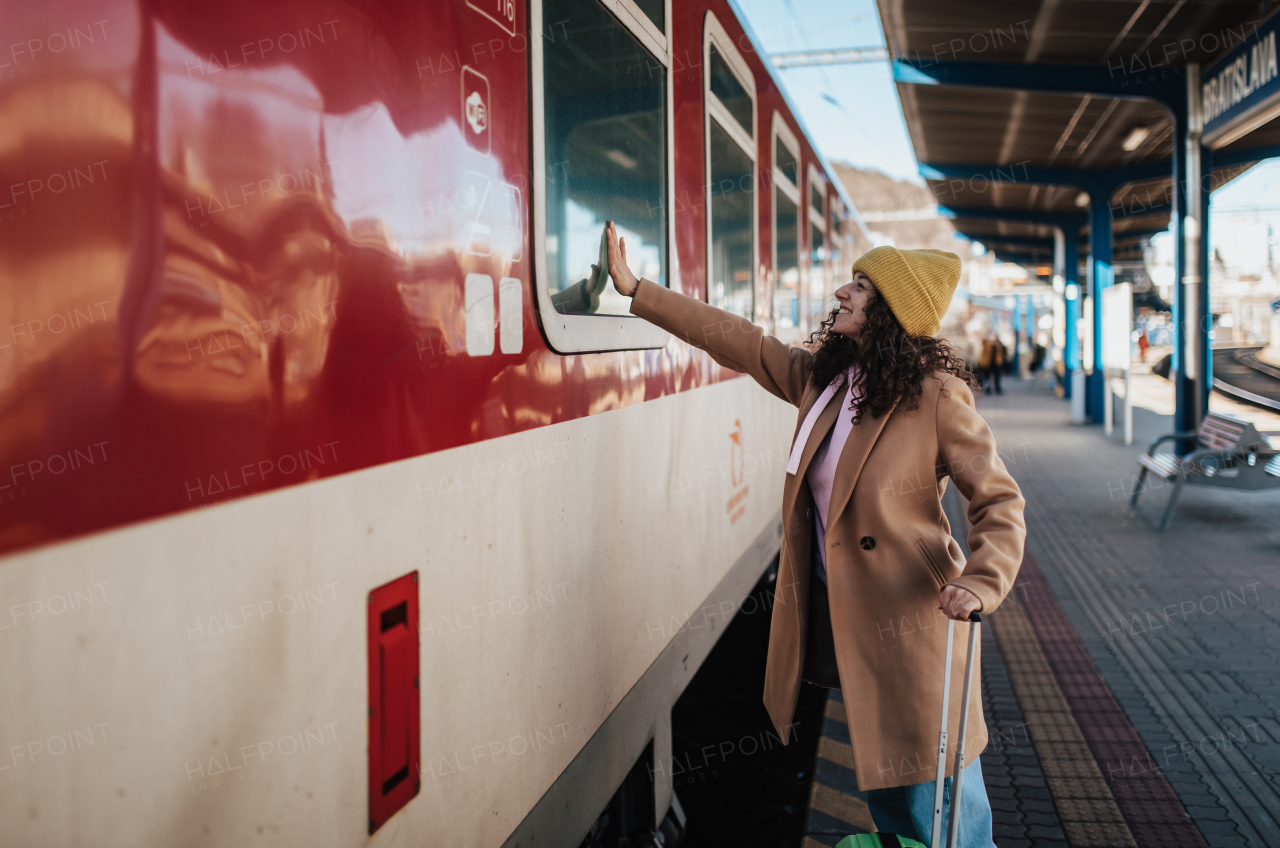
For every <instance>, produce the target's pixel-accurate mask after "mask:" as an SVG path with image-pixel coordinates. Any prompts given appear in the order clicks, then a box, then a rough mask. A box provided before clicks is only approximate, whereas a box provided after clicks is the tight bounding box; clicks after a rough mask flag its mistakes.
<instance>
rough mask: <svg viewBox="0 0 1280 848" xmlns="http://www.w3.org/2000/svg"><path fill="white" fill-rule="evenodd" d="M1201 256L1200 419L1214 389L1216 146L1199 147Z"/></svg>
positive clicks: (1198, 329) (1205, 412)
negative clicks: (1211, 212)
mask: <svg viewBox="0 0 1280 848" xmlns="http://www.w3.org/2000/svg"><path fill="white" fill-rule="evenodd" d="M1200 174H1201V177H1200V180H1201V183H1200V184H1201V185H1202V186H1203V188H1201V190H1200V256H1199V257H1197V260H1198V261H1197V264H1198V265H1199V267H1200V271H1199V274H1200V281H1201V282H1200V309H1199V310H1197V311H1198V313H1199V314H1200V315H1203V316H1204V321H1203V326H1201V327H1198V328H1197V332H1199V333H1200V341H1201V343H1200V350H1201V351H1202V352H1203V354H1204V357H1203V359H1201V361H1200V368H1201V369H1202V370H1201V372H1200V373H1202V374H1204V384H1203V391H1202V392H1201V393H1200V397H1199V398H1198V403H1199V404H1200V420H1202V421H1203V420H1204V416H1206V415H1208V414H1209V393H1210V392H1211V391H1213V351H1212V349H1211V348H1212V345H1213V340H1212V339H1210V338H1209V331H1210V330H1211V329H1212V328H1213V316H1212V315H1211V314H1210V313H1209V255H1210V253H1211V251H1210V250H1209V190H1210V189H1211V188H1213V149H1212V148H1210V147H1205V146H1203V145H1202V146H1201V147H1200Z"/></svg>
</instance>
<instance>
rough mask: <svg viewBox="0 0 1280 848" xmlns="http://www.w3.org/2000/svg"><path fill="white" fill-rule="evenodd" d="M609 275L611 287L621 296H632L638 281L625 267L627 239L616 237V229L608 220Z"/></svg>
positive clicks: (638, 283)
mask: <svg viewBox="0 0 1280 848" xmlns="http://www.w3.org/2000/svg"><path fill="white" fill-rule="evenodd" d="M608 232H609V276H610V277H612V278H613V287H614V288H615V289H617V290H618V294H620V295H622V296H623V297H633V296H634V295H635V293H636V286H638V285H640V281H639V280H637V279H636V275H635V274H633V273H631V269H630V268H628V267H627V240H626V239H620V238H618V231H617V230H616V229H615V228H614V226H613V222H612V221H610V222H609V229H608Z"/></svg>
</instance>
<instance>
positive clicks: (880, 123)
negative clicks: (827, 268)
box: [738, 0, 1280, 252]
mask: <svg viewBox="0 0 1280 848" xmlns="http://www.w3.org/2000/svg"><path fill="white" fill-rule="evenodd" d="M738 5H739V8H741V9H742V11H743V13H744V14H745V15H746V17H747V20H748V21H749V22H750V24H751V28H752V29H753V30H754V31H755V34H756V37H757V38H758V39H759V40H760V41H761V47H762V48H763V50H764V52H766V53H785V52H790V51H793V50H825V49H833V48H847V47H884V46H885V40H884V33H883V31H882V30H881V29H880V17H879V14H878V12H877V11H876V4H875V0H738ZM778 74H779V75H780V76H781V78H782V83H783V85H784V86H785V87H786V89H787V94H788V96H790V98H791V102H792V103H793V104H794V105H795V107H796V109H798V110H799V112H800V115H801V117H802V118H803V120H804V123H805V125H806V126H807V127H808V130H809V133H810V135H811V136H813V138H814V140H815V141H816V143H817V146H818V149H819V150H821V151H822V153H823V155H824V156H826V157H827V159H828V160H830V161H838V162H848V163H850V164H852V165H855V166H857V167H859V168H871V169H875V170H878V171H882V172H883V173H885V174H888V175H889V176H891V177H894V178H896V179H900V180H908V181H910V182H913V183H916V184H923V182H924V181H923V180H922V179H921V178H920V175H919V172H918V170H917V164H916V158H915V152H914V151H913V150H912V147H911V139H910V137H909V136H908V135H907V127H906V123H905V122H904V121H903V118H902V107H901V105H900V104H899V102H898V91H897V88H896V87H895V86H894V83H893V79H892V75H891V73H890V68H889V63H888V61H882V62H864V63H860V64H855V65H826V66H819V67H809V68H783V69H780V70H779V71H778ZM1277 189H1280V159H1273V160H1269V161H1267V162H1264V163H1262V164H1260V165H1258V166H1257V167H1255V168H1253V169H1252V170H1250V171H1248V172H1247V173H1245V174H1244V175H1243V176H1240V177H1238V178H1236V179H1235V180H1233V181H1232V182H1231V183H1229V184H1228V185H1227V186H1225V187H1223V188H1221V189H1219V190H1218V191H1216V192H1214V193H1213V195H1212V197H1211V206H1210V213H1209V214H1210V218H1209V239H1210V243H1211V244H1212V245H1213V246H1214V247H1216V248H1220V249H1222V250H1223V251H1224V252H1231V251H1232V241H1231V239H1230V238H1229V236H1230V235H1231V227H1232V223H1233V221H1241V222H1243V221H1250V222H1252V221H1256V220H1260V221H1262V222H1263V223H1264V224H1265V223H1271V224H1272V225H1273V227H1274V232H1275V233H1276V234H1277V235H1280V199H1277V198H1278V192H1277ZM853 200H854V203H857V198H854V199H853ZM1264 229H1265V228H1264Z"/></svg>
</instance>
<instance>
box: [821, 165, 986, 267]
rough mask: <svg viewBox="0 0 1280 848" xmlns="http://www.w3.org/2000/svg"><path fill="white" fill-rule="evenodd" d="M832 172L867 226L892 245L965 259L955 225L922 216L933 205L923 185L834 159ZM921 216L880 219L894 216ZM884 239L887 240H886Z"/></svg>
mask: <svg viewBox="0 0 1280 848" xmlns="http://www.w3.org/2000/svg"><path fill="white" fill-rule="evenodd" d="M833 167H834V168H835V171H836V175H837V176H839V177H840V182H842V183H844V187H845V190H846V191H847V192H849V197H850V198H852V199H853V203H854V205H855V206H857V207H858V212H860V213H861V214H862V216H863V220H864V221H866V222H867V229H869V230H871V231H872V232H873V233H881V234H883V235H885V236H888V237H889V238H891V239H892V240H893V241H892V244H893V245H894V246H895V247H901V248H906V249H911V248H920V247H930V248H933V249H934V250H949V251H951V252H953V253H958V254H960V257H961V259H962V260H966V261H967V260H968V255H967V254H968V250H966V249H965V244H964V243H963V242H960V241H956V239H955V227H953V226H952V225H951V221H949V220H948V219H946V218H936V217H935V218H924V216H925V215H927V214H929V213H930V211H931V210H935V209H936V208H937V203H936V201H935V199H934V197H933V194H932V192H930V191H929V189H927V188H926V187H924V186H920V185H916V184H914V183H909V182H906V181H905V180H895V179H894V178H893V177H890V176H889V175H887V174H883V173H881V172H879V171H869V170H863V169H861V168H855V167H853V166H852V165H847V164H845V163H843V162H836V163H834V165H833ZM913 213H914V216H915V217H920V218H924V219H923V220H899V221H894V220H883V219H885V218H892V217H895V216H902V217H913ZM886 243H888V242H886Z"/></svg>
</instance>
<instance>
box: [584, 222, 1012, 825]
mask: <svg viewBox="0 0 1280 848" xmlns="http://www.w3.org/2000/svg"><path fill="white" fill-rule="evenodd" d="M608 242H609V275H610V277H612V279H613V283H614V286H615V287H616V288H617V290H618V291H619V292H620V293H621V294H622V295H624V296H627V297H631V298H632V302H631V312H632V313H633V314H634V315H637V316H639V317H641V318H645V319H647V320H649V321H651V322H653V323H654V324H657V325H658V326H660V327H662V328H664V329H666V330H668V331H669V332H671V333H674V334H675V335H677V336H679V337H680V338H683V339H685V340H686V341H688V342H689V343H690V344H692V345H694V346H696V347H699V348H701V349H703V350H705V351H707V352H708V353H710V354H711V356H712V358H713V359H715V360H716V361H717V362H719V363H721V364H722V365H724V366H726V367H728V368H731V369H733V370H735V371H745V372H746V373H748V374H750V375H751V376H752V377H754V378H755V380H756V381H757V382H758V383H759V384H760V385H761V386H763V387H764V388H765V389H767V390H768V391H770V392H772V393H773V394H775V395H777V396H778V397H780V398H782V399H784V400H786V401H788V402H790V403H792V404H793V405H795V406H797V407H799V410H800V415H799V420H798V423H797V435H796V437H795V440H794V442H793V445H792V450H791V456H790V458H789V461H788V465H787V476H786V482H785V485H784V489H783V504H782V511H783V521H784V539H783V543H782V554H781V559H780V563H779V569H778V589H777V597H776V599H775V604H774V609H773V620H772V625H771V631H770V634H769V655H768V666H767V670H766V672H765V692H764V701H765V706H766V707H767V708H768V710H769V715H770V717H771V718H772V720H773V722H774V725H775V726H776V728H777V730H778V733H779V734H780V735H781V736H782V739H783V741H784V742H785V741H786V740H787V738H788V734H787V729H788V725H789V724H790V722H791V718H792V715H793V713H794V710H795V704H796V698H797V696H798V694H799V690H800V681H801V680H802V679H805V680H809V681H811V682H814V683H818V684H820V685H829V686H841V684H842V683H843V687H842V688H843V690H844V702H845V710H846V712H847V713H848V723H849V736H850V739H851V741H852V748H853V758H854V765H855V768H856V771H857V777H858V787H859V789H861V790H863V791H865V792H866V794H867V801H868V804H869V805H870V807H871V814H872V817H873V818H874V820H875V822H876V826H877V827H878V828H879V829H880V830H883V831H889V832H893V833H897V834H900V835H904V836H909V837H911V836H914V838H916V839H919V840H920V841H922V842H925V843H928V841H929V836H930V831H931V825H932V817H933V781H934V778H935V775H936V754H937V738H938V725H939V722H940V720H941V713H942V680H943V663H944V661H945V659H944V658H945V653H946V630H947V628H946V627H945V626H944V625H945V621H946V617H950V618H953V619H957V620H959V621H965V620H967V619H968V616H969V613H971V612H974V611H979V612H982V613H984V614H985V613H988V612H991V611H993V610H994V609H995V608H996V607H997V606H998V605H999V604H1000V602H1001V601H1002V600H1003V599H1004V597H1005V595H1006V594H1008V592H1009V590H1010V588H1011V587H1012V586H1013V581H1014V577H1015V575H1016V574H1017V571H1018V566H1019V565H1020V564H1021V562H1022V545H1023V541H1024V539H1025V537H1026V525H1025V523H1024V521H1023V515H1022V512H1023V505H1024V502H1023V499H1022V494H1021V492H1020V491H1019V490H1018V486H1017V484H1016V483H1015V482H1014V481H1013V478H1012V477H1010V476H1009V473H1008V472H1007V471H1006V470H1005V467H1004V463H1003V462H1001V460H1000V457H999V455H998V454H997V453H996V445H995V440H994V438H993V437H992V435H991V430H990V429H989V428H988V427H987V425H986V422H985V421H983V420H982V418H981V417H980V416H979V415H978V413H977V411H976V410H975V409H974V402H973V393H972V391H971V390H970V387H971V384H972V380H973V376H972V375H971V374H970V373H969V372H968V371H967V370H965V367H964V364H963V362H962V361H961V360H959V359H958V358H957V357H955V356H954V355H953V354H952V352H951V350H950V348H949V347H948V346H947V345H946V343H945V342H942V341H938V340H935V339H934V338H932V336H933V334H935V333H937V332H938V330H939V327H940V319H941V316H942V315H943V314H944V313H945V312H946V311H947V306H948V305H949V304H950V302H951V296H952V294H953V293H954V292H955V288H956V283H957V282H958V281H959V279H960V260H959V258H958V257H957V256H956V255H955V254H953V253H945V252H942V251H937V250H898V249H897V248H893V247H878V248H875V249H874V250H871V251H869V252H867V253H866V254H864V255H863V256H862V258H861V259H859V260H858V261H857V262H855V263H854V265H853V272H852V273H853V280H852V281H851V282H849V283H847V284H845V285H844V286H841V287H840V288H839V289H838V290H837V291H836V300H837V302H838V307H837V308H836V309H835V310H833V311H832V312H831V314H830V316H829V317H828V319H827V320H826V321H824V322H823V324H822V328H821V329H820V330H819V331H818V332H816V333H814V335H813V337H812V339H811V340H810V341H811V344H810V347H811V348H812V349H811V350H805V349H804V348H800V347H793V346H790V345H787V344H785V343H783V342H781V341H779V340H777V339H775V338H773V337H771V336H768V335H765V333H764V331H763V330H761V329H760V328H759V327H756V326H754V325H753V324H751V323H750V322H749V321H746V320H745V319H742V318H739V317H738V316H736V315H732V314H730V313H728V312H724V311H722V310H719V309H716V308H714V307H712V306H708V305H707V304H705V303H703V302H702V301H700V300H697V299H696V298H692V297H687V296H685V295H682V294H678V293H676V292H673V291H670V290H669V289H667V288H664V287H663V286H659V285H657V284H656V283H653V282H650V281H648V280H637V279H636V277H635V275H634V274H632V273H631V271H630V269H628V267H627V264H626V258H627V254H626V244H625V242H623V241H620V240H619V239H618V235H617V232H616V231H615V229H614V227H613V224H612V222H610V224H609V226H608ZM948 477H949V478H950V479H951V480H954V481H955V484H956V486H957V488H959V490H960V492H961V494H963V495H964V496H965V497H966V498H968V500H969V513H968V514H969V521H970V523H971V524H972V530H971V531H970V533H969V547H970V550H971V552H972V553H971V556H970V557H969V560H968V562H967V563H966V562H965V560H964V556H963V555H962V553H961V551H960V547H959V545H957V544H956V542H955V541H954V540H953V539H952V538H951V531H950V526H949V525H948V523H947V519H946V517H945V516H944V515H943V512H942V504H941V496H942V493H943V491H944V490H945V488H946V479H947V478H948ZM939 610H941V612H940V613H939V612H938V611H939ZM962 629H963V626H962ZM964 638H966V635H965V634H964V633H963V632H962V633H959V634H957V639H964ZM961 644H963V641H962V642H961ZM964 653H965V652H964V651H957V652H956V654H955V657H954V663H955V666H954V668H953V674H952V681H953V686H952V692H951V693H950V698H951V703H952V705H953V707H952V709H951V710H950V713H949V715H950V723H951V727H950V728H949V737H950V738H951V739H955V738H956V735H957V732H958V730H959V714H960V710H959V702H960V698H961V697H962V693H961V686H962V682H963V676H964V669H963V663H964ZM969 716H970V720H969V727H968V740H969V741H968V744H967V746H966V752H967V753H968V754H969V761H968V762H966V763H965V768H964V771H963V780H964V783H965V791H964V792H963V793H961V798H962V800H961V804H962V805H963V807H964V810H963V811H962V813H961V834H960V844H961V845H962V846H964V848H991V846H993V842H992V838H991V810H990V805H989V803H988V801H987V795H986V790H985V788H984V787H983V785H982V771H981V765H980V763H979V762H978V754H979V753H981V751H982V749H983V748H984V747H986V743H987V732H986V725H985V722H984V721H983V716H982V698H981V694H980V687H974V692H973V700H972V702H971V704H970V708H969ZM969 752H971V753H969ZM952 761H953V758H951V757H948V758H947V765H948V769H949V771H948V772H947V774H948V775H950V774H951V771H950V769H952V768H953V766H952ZM947 797H948V798H949V797H950V778H948V780H947Z"/></svg>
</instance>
